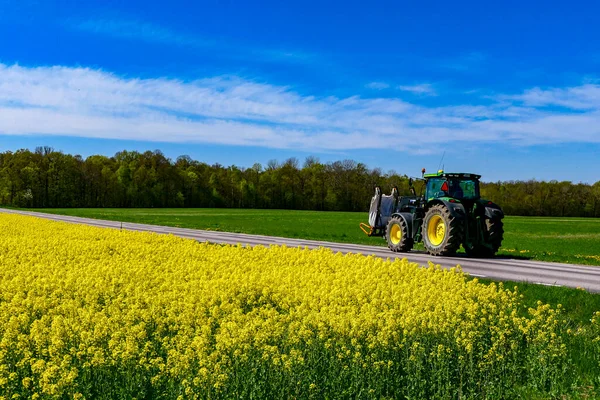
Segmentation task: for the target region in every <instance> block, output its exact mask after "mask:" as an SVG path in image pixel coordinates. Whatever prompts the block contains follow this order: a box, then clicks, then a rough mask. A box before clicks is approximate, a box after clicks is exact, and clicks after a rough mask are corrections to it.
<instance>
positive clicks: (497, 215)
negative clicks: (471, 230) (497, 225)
mask: <svg viewBox="0 0 600 400" xmlns="http://www.w3.org/2000/svg"><path fill="white" fill-rule="evenodd" d="M485 217H486V218H489V219H502V218H504V212H503V211H502V210H501V209H500V208H499V207H498V206H496V205H495V204H494V205H493V206H491V207H485Z"/></svg>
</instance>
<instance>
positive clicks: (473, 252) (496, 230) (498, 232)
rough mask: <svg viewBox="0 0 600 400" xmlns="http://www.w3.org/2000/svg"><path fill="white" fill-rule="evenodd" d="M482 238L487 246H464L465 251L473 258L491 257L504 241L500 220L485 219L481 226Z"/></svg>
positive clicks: (502, 224) (502, 226) (502, 225)
mask: <svg viewBox="0 0 600 400" xmlns="http://www.w3.org/2000/svg"><path fill="white" fill-rule="evenodd" d="M483 238H484V240H485V243H486V244H487V246H484V245H478V246H474V247H471V248H469V247H467V246H465V251H466V252H467V254H468V255H470V256H473V257H493V256H494V255H495V254H496V253H497V252H498V249H499V248H500V246H501V245H502V240H503V239H504V223H503V222H502V220H501V219H486V220H485V224H484V226H483Z"/></svg>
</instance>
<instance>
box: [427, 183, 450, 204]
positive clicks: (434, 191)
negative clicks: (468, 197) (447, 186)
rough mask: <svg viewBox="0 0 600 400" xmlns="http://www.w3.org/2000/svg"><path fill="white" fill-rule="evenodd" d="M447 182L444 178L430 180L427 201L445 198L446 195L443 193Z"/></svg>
mask: <svg viewBox="0 0 600 400" xmlns="http://www.w3.org/2000/svg"><path fill="white" fill-rule="evenodd" d="M444 182H446V179H443V178H429V180H428V181H427V194H426V197H427V200H428V201H429V200H431V199H433V198H436V197H443V196H445V195H446V194H445V193H444V192H443V191H442V185H443V184H444Z"/></svg>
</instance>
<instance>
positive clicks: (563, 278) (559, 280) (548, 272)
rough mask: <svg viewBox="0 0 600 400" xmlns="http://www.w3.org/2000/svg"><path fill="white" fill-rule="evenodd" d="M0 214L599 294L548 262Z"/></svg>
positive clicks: (594, 272) (595, 281) (599, 284)
mask: <svg viewBox="0 0 600 400" xmlns="http://www.w3.org/2000/svg"><path fill="white" fill-rule="evenodd" d="M0 212H5V213H11V214H22V215H31V216H35V217H41V218H46V219H51V220H54V221H64V222H70V223H77V224H86V225H92V226H98V227H105V228H114V229H127V230H132V231H143V232H155V233H162V234H173V235H176V236H180V237H184V238H189V239H195V240H198V241H200V242H204V241H208V242H211V243H226V244H237V243H241V244H244V245H245V244H248V245H251V246H254V245H264V246H268V245H271V244H274V245H283V244H285V245H287V246H289V247H308V248H311V249H314V248H318V247H328V248H330V249H332V250H333V251H336V252H338V251H339V252H342V253H361V254H365V255H367V254H372V255H375V256H377V257H381V258H384V259H385V258H408V259H409V260H410V261H414V262H417V263H419V264H423V265H427V262H428V261H433V262H434V263H436V264H440V265H441V266H442V267H444V268H450V267H455V266H456V265H460V266H461V267H462V269H463V271H465V272H468V273H469V274H470V275H471V276H477V277H482V278H489V279H493V280H501V281H519V282H529V283H537V284H541V285H550V286H568V287H579V288H583V289H586V290H588V291H590V292H597V293H600V267H593V266H584V265H572V264H559V263H551V262H541V261H531V260H516V259H510V258H494V259H475V258H465V257H432V256H430V255H429V254H426V253H423V252H414V251H413V252H409V253H393V252H391V251H389V250H388V249H387V248H386V247H380V246H367V245H358V244H347V243H332V242H321V241H316V240H304V239H288V238H282V237H274V236H261V235H248V234H243V233H229V232H215V231H204V230H199V229H186V228H175V227H169V226H158V225H147V224H136V223H130V222H118V221H107V220H99V219H91V218H80V217H70V216H66V215H55V214H45V213H38V212H31V211H20V210H9V209H0Z"/></svg>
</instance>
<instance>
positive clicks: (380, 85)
mask: <svg viewBox="0 0 600 400" xmlns="http://www.w3.org/2000/svg"><path fill="white" fill-rule="evenodd" d="M365 87H366V88H367V89H374V90H383V89H388V88H389V87H390V85H389V83H385V82H370V83H367V84H366V85H365Z"/></svg>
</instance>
